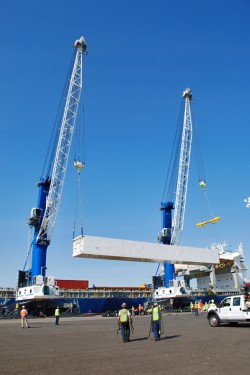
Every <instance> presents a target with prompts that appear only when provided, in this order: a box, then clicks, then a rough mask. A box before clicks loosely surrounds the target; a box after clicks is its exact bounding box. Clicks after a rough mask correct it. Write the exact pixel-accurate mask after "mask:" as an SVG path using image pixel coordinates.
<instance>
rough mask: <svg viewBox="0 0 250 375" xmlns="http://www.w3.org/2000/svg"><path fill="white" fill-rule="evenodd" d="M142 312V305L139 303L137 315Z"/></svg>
mask: <svg viewBox="0 0 250 375" xmlns="http://www.w3.org/2000/svg"><path fill="white" fill-rule="evenodd" d="M142 314H143V307H142V305H141V304H139V306H138V315H140V316H141V315H142Z"/></svg>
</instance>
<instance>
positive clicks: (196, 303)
mask: <svg viewBox="0 0 250 375" xmlns="http://www.w3.org/2000/svg"><path fill="white" fill-rule="evenodd" d="M194 315H195V316H199V304H198V302H195V304H194Z"/></svg>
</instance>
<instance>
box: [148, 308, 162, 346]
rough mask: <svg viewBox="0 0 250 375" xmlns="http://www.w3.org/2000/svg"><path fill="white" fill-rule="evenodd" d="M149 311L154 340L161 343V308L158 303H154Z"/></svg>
mask: <svg viewBox="0 0 250 375" xmlns="http://www.w3.org/2000/svg"><path fill="white" fill-rule="evenodd" d="M147 311H148V313H149V314H151V329H152V331H153V332H154V339H155V341H159V340H160V338H161V319H162V314H161V308H160V306H159V305H158V303H157V302H154V304H153V307H152V308H151V309H148V310H147Z"/></svg>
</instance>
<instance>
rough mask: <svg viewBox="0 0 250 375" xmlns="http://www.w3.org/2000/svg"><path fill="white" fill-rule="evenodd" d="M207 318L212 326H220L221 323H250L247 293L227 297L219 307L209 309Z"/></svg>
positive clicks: (249, 305)
mask: <svg viewBox="0 0 250 375" xmlns="http://www.w3.org/2000/svg"><path fill="white" fill-rule="evenodd" d="M207 319H208V321H209V324H210V326H211V327H218V326H219V325H220V324H221V323H229V324H230V325H237V324H238V323H243V322H249V323H250V303H249V301H248V300H247V298H246V296H245V295H237V296H231V297H227V298H225V299H224V300H223V301H222V302H221V303H220V305H219V307H210V308H209V309H208V312H207Z"/></svg>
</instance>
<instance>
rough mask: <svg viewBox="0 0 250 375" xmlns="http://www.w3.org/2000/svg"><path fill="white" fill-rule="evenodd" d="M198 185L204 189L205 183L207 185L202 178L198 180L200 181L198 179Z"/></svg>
mask: <svg viewBox="0 0 250 375" xmlns="http://www.w3.org/2000/svg"><path fill="white" fill-rule="evenodd" d="M199 185H200V187H201V188H202V190H204V189H205V187H206V185H207V183H206V181H202V180H200V181H199Z"/></svg>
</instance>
